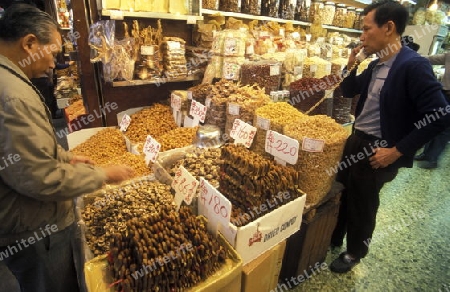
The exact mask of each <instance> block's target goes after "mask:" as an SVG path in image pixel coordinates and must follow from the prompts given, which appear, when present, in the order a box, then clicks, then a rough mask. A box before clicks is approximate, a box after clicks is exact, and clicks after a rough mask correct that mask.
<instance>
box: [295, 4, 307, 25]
mask: <svg viewBox="0 0 450 292" xmlns="http://www.w3.org/2000/svg"><path fill="white" fill-rule="evenodd" d="M308 12H309V10H308V6H307V5H306V0H297V6H296V7H295V14H294V19H295V20H298V21H308V20H309V14H308Z"/></svg>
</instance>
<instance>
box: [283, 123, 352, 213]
mask: <svg viewBox="0 0 450 292" xmlns="http://www.w3.org/2000/svg"><path fill="white" fill-rule="evenodd" d="M284 134H285V135H287V136H289V137H291V138H293V139H296V140H297V141H298V142H299V151H298V161H297V163H296V164H295V165H293V166H292V167H293V168H294V169H295V170H297V171H298V172H299V177H300V180H299V182H298V184H299V187H300V189H301V190H302V191H304V192H305V193H306V194H307V196H306V204H310V205H317V204H319V203H320V201H321V200H322V199H323V198H324V197H325V196H326V194H327V193H328V192H329V191H330V189H331V185H332V183H333V181H334V179H335V176H336V173H337V171H338V170H339V169H342V167H347V166H345V165H341V164H340V163H339V162H340V159H341V156H342V152H343V150H344V145H345V141H346V140H347V136H348V133H347V131H346V130H345V128H344V127H342V126H341V125H339V124H338V123H336V122H335V121H334V120H333V119H332V118H330V117H327V116H323V115H316V116H306V118H304V119H302V120H297V121H294V122H292V123H290V124H288V125H286V126H285V127H284Z"/></svg>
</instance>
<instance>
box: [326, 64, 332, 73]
mask: <svg viewBox="0 0 450 292" xmlns="http://www.w3.org/2000/svg"><path fill="white" fill-rule="evenodd" d="M325 70H326V71H327V73H328V74H331V63H330V64H326V65H325Z"/></svg>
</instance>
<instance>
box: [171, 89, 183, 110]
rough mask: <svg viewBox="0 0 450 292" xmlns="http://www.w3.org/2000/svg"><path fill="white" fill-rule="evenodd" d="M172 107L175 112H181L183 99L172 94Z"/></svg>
mask: <svg viewBox="0 0 450 292" xmlns="http://www.w3.org/2000/svg"><path fill="white" fill-rule="evenodd" d="M170 106H171V107H172V108H173V109H174V110H176V111H179V110H180V109H181V97H179V96H178V95H176V94H173V93H172V94H171V95H170Z"/></svg>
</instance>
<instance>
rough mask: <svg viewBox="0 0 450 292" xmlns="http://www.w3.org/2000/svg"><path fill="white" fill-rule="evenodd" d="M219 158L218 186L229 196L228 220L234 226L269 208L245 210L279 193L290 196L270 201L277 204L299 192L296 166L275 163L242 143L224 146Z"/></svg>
mask: <svg viewBox="0 0 450 292" xmlns="http://www.w3.org/2000/svg"><path fill="white" fill-rule="evenodd" d="M222 161H223V164H222V166H221V172H220V173H221V177H220V186H219V190H220V192H221V193H222V194H223V195H224V196H226V197H227V198H228V199H229V200H230V202H231V204H232V206H233V208H232V214H231V220H232V222H233V223H234V224H235V225H237V226H242V225H245V224H247V223H249V222H251V221H254V220H256V219H258V218H259V217H261V216H263V215H264V214H266V213H268V212H270V211H272V210H270V209H267V208H262V209H264V210H260V212H257V214H253V213H252V214H253V215H250V216H244V214H246V213H247V214H248V210H253V209H254V208H255V207H256V208H259V206H262V205H263V204H266V202H271V200H273V198H274V197H275V196H276V195H277V194H279V193H284V192H287V193H289V196H288V197H287V198H285V199H284V200H283V201H282V202H278V203H276V204H273V205H276V207H279V206H281V205H284V204H286V203H287V202H288V201H291V200H294V199H296V198H298V197H299V196H301V195H302V193H301V192H300V191H299V190H298V180H299V177H298V176H299V174H298V173H297V171H296V170H294V169H292V168H288V167H284V166H281V165H277V164H275V162H273V161H270V160H268V159H265V158H264V157H262V156H261V155H259V154H256V153H254V152H252V151H249V150H248V149H247V148H245V147H244V146H243V145H234V144H227V145H225V146H223V147H222ZM269 204H270V203H269Z"/></svg>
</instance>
